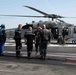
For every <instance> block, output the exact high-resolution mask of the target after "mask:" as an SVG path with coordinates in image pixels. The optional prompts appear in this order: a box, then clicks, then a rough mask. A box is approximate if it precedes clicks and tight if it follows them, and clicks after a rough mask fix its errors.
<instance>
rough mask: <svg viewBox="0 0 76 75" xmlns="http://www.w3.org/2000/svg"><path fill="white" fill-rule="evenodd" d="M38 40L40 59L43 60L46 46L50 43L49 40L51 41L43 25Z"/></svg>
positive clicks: (48, 32)
mask: <svg viewBox="0 0 76 75" xmlns="http://www.w3.org/2000/svg"><path fill="white" fill-rule="evenodd" d="M40 39H41V59H43V60H45V59H46V53H47V44H48V43H50V39H51V33H50V31H49V30H48V29H46V25H45V24H43V27H42V30H41V33H40Z"/></svg>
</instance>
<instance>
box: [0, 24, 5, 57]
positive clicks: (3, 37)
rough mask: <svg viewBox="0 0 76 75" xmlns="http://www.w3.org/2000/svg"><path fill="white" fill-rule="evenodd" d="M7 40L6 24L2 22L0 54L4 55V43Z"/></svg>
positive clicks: (0, 28)
mask: <svg viewBox="0 0 76 75" xmlns="http://www.w3.org/2000/svg"><path fill="white" fill-rule="evenodd" d="M5 41H6V31H5V25H4V24H1V26H0V55H1V56H2V55H4V44H5Z"/></svg>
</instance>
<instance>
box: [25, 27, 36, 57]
mask: <svg viewBox="0 0 76 75" xmlns="http://www.w3.org/2000/svg"><path fill="white" fill-rule="evenodd" d="M24 39H25V44H27V57H28V58H30V57H31V52H32V50H33V41H35V34H34V33H33V31H32V27H29V30H28V31H26V32H25V35H24Z"/></svg>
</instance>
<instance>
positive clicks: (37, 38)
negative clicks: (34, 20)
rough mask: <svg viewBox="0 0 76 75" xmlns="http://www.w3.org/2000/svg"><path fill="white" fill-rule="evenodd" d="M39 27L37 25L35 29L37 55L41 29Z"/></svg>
mask: <svg viewBox="0 0 76 75" xmlns="http://www.w3.org/2000/svg"><path fill="white" fill-rule="evenodd" d="M41 29H42V28H41V27H40V26H39V27H37V30H36V31H35V50H36V55H38V53H40V46H41V43H40V41H41V40H40V31H41Z"/></svg>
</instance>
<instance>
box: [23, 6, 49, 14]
mask: <svg viewBox="0 0 76 75" xmlns="http://www.w3.org/2000/svg"><path fill="white" fill-rule="evenodd" d="M24 7H27V8H30V9H32V10H35V11H37V12H39V13H41V14H43V15H48V14H47V13H45V12H43V11H41V10H38V9H36V8H33V7H30V6H24Z"/></svg>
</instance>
